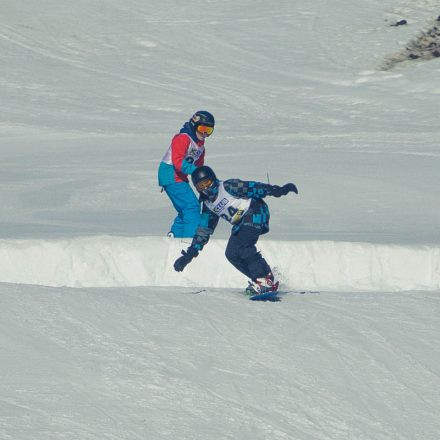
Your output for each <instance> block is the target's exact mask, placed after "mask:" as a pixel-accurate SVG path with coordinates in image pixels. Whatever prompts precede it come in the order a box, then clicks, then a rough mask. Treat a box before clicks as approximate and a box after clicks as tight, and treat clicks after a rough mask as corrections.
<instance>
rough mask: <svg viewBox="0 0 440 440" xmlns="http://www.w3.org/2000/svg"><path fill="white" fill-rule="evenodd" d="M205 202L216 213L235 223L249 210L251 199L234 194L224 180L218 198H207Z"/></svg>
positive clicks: (219, 188)
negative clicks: (240, 197) (211, 199)
mask: <svg viewBox="0 0 440 440" xmlns="http://www.w3.org/2000/svg"><path fill="white" fill-rule="evenodd" d="M204 203H205V205H206V206H207V207H208V208H209V209H210V210H211V211H212V212H213V213H214V214H217V215H218V216H219V217H221V218H224V219H225V220H226V221H228V222H229V223H231V224H232V225H235V224H237V223H238V222H239V221H240V220H241V219H242V218H243V216H244V215H245V214H246V212H247V211H248V210H249V206H250V205H251V199H239V198H238V197H234V196H232V195H231V194H229V193H228V192H227V191H226V190H225V187H224V186H223V182H220V185H219V187H218V195H217V198H216V199H215V200H214V201H213V202H211V201H209V200H205V202H204Z"/></svg>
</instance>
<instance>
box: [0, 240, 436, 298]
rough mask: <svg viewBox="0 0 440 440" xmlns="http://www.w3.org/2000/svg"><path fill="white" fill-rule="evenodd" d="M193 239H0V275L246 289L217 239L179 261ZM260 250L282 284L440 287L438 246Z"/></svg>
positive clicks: (322, 244) (51, 281) (321, 245)
mask: <svg viewBox="0 0 440 440" xmlns="http://www.w3.org/2000/svg"><path fill="white" fill-rule="evenodd" d="M188 245H189V241H186V240H180V239H169V238H163V237H154V236H150V237H118V236H93V237H77V238H69V239H56V240H55V239H54V240H43V239H32V240H12V239H6V240H0V282H8V283H24V284H36V285H45V286H55V287H59V286H67V287H118V286H119V287H125V286H127V287H129V286H131V287H133V286H181V287H212V288H221V287H227V288H242V287H243V286H245V285H246V278H245V277H243V275H241V274H240V273H239V272H237V271H236V270H235V269H234V268H233V267H232V266H231V265H230V264H229V263H228V262H227V260H226V258H225V257H224V249H225V247H226V240H221V239H212V240H211V241H210V242H209V244H208V245H207V246H206V248H205V249H204V250H203V251H202V252H201V253H200V255H199V256H198V257H197V258H196V259H195V260H194V261H193V262H192V263H191V264H190V265H189V266H188V267H187V268H186V269H185V271H184V272H182V273H176V272H175V271H174V269H173V262H174V261H175V259H176V258H177V257H178V256H179V254H180V252H181V250H182V249H185V248H186V247H187V246H188ZM259 249H260V250H261V251H262V253H263V255H264V256H265V258H266V259H267V261H268V262H269V263H270V265H271V266H272V267H273V269H274V272H275V273H276V274H277V276H278V277H279V279H280V280H281V282H282V285H283V287H284V288H289V289H316V290H325V291H341V290H342V291H404V290H431V291H433V290H440V247H438V246H404V245H383V244H373V243H352V242H335V241H273V240H264V239H262V240H261V241H260V242H259Z"/></svg>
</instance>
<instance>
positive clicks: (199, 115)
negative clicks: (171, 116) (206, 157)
mask: <svg viewBox="0 0 440 440" xmlns="http://www.w3.org/2000/svg"><path fill="white" fill-rule="evenodd" d="M189 125H190V127H191V128H192V129H193V130H194V133H195V132H196V130H197V127H198V126H199V125H205V126H206V127H212V128H214V125H215V119H214V116H212V114H211V113H209V112H207V111H205V110H199V111H198V112H195V113H194V114H193V115H192V117H191V119H190V120H189Z"/></svg>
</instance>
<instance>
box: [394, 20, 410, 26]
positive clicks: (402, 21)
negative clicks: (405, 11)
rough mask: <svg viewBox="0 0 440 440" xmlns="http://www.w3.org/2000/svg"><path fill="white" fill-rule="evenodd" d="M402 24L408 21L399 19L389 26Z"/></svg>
mask: <svg viewBox="0 0 440 440" xmlns="http://www.w3.org/2000/svg"><path fill="white" fill-rule="evenodd" d="M404 24H408V22H407V21H406V20H400V21H398V22H397V23H395V24H392V25H391V26H402V25H404Z"/></svg>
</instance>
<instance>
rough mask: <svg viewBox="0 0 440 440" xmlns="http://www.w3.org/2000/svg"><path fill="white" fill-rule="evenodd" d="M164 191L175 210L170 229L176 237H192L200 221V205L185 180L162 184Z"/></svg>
mask: <svg viewBox="0 0 440 440" xmlns="http://www.w3.org/2000/svg"><path fill="white" fill-rule="evenodd" d="M164 189H165V192H166V193H167V195H168V197H169V198H170V200H171V203H172V204H173V206H174V208H175V209H176V211H177V217H176V218H175V219H174V222H173V224H172V225H171V229H170V231H171V232H172V233H173V234H174V236H175V237H178V238H185V237H186V238H188V237H191V238H192V237H193V236H194V234H195V232H196V229H197V226H198V225H199V222H200V205H199V201H198V199H197V197H196V195H195V194H194V192H193V190H192V189H191V187H190V186H189V183H187V182H176V183H171V184H170V185H166V186H164Z"/></svg>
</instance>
